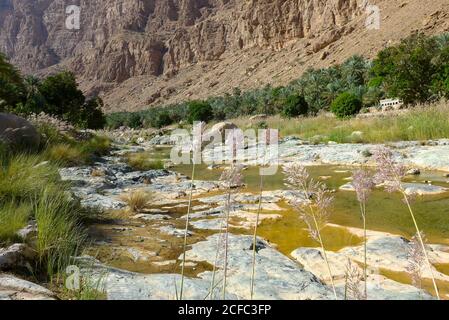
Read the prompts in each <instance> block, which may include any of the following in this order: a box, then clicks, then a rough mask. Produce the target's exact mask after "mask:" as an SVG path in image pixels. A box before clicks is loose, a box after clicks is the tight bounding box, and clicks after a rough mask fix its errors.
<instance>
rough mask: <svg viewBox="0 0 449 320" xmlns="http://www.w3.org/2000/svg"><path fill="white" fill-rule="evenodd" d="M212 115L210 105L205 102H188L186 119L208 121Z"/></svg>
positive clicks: (191, 121)
mask: <svg viewBox="0 0 449 320" xmlns="http://www.w3.org/2000/svg"><path fill="white" fill-rule="evenodd" d="M213 117H214V114H213V111H212V107H211V106H210V104H208V103H207V102H203V101H192V102H190V103H189V115H188V121H189V122H190V123H193V122H195V121H204V122H208V121H210V120H212V119H213Z"/></svg>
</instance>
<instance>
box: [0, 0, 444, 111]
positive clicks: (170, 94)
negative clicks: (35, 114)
mask: <svg viewBox="0 0 449 320" xmlns="http://www.w3.org/2000/svg"><path fill="white" fill-rule="evenodd" d="M68 5H78V6H79V7H80V8H81V15H80V29H79V30H76V29H75V30H68V29H67V28H66V24H65V23H66V18H67V16H68V15H67V14H66V8H67V6H68ZM370 5H377V6H378V7H379V9H380V13H381V28H380V29H379V30H370V29H367V28H366V27H365V21H366V20H367V18H368V16H367V11H366V10H367V6H370ZM448 13H449V4H448V3H447V1H446V0H434V1H421V0H409V1H406V0H404V1H403V0H401V1H396V0H383V1H382V0H377V1H375V0H372V1H371V0H326V1H325V0H244V1H243V0H89V1H87V0H70V1H69V0H0V51H2V52H4V53H6V54H7V56H9V57H10V58H11V61H12V62H14V63H16V64H17V65H19V66H20V68H21V69H22V70H23V72H25V73H38V74H47V73H50V72H54V71H55V70H60V69H70V70H73V71H75V72H76V74H77V76H78V78H79V81H80V83H81V84H82V87H83V89H84V90H85V91H86V92H90V93H97V94H101V95H102V96H103V97H104V99H105V102H106V105H107V108H108V109H109V110H120V109H123V110H130V109H139V108H144V107H146V106H148V105H152V104H153V105H154V104H163V103H170V102H175V101H179V100H184V99H190V98H203V97H206V96H209V95H215V94H221V93H224V92H228V91H229V90H231V89H232V88H233V87H236V86H239V87H241V88H250V87H255V86H260V85H264V84H267V83H272V84H283V83H286V82H288V81H290V80H291V79H293V78H296V77H298V76H299V75H300V74H301V72H303V71H304V70H305V68H307V67H318V66H325V65H329V64H332V63H335V62H340V61H342V60H344V59H345V58H347V57H348V56H350V55H351V54H354V53H360V54H364V55H367V56H372V55H373V54H374V53H375V52H376V51H377V50H378V49H380V48H382V47H384V46H386V45H388V43H391V42H393V41H397V40H398V39H400V38H401V37H404V36H407V35H408V34H410V32H412V31H416V30H417V29H419V30H425V31H427V32H430V33H436V32H442V31H445V30H446V31H449V23H448V22H447V20H448V18H449V14H448Z"/></svg>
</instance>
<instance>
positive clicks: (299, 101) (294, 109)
mask: <svg viewBox="0 0 449 320" xmlns="http://www.w3.org/2000/svg"><path fill="white" fill-rule="evenodd" d="M308 111H309V105H308V104H307V102H306V100H305V99H304V97H303V96H300V95H297V94H293V95H290V96H288V97H287V98H286V99H285V101H284V107H283V108H282V116H283V117H285V118H296V117H299V116H302V115H306V114H307V112H308Z"/></svg>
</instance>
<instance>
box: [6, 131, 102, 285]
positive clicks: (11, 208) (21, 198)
mask: <svg viewBox="0 0 449 320" xmlns="http://www.w3.org/2000/svg"><path fill="white" fill-rule="evenodd" d="M38 129H39V132H41V133H45V134H42V140H43V143H42V145H41V149H40V150H37V151H29V150H20V149H18V148H15V149H14V150H12V149H8V148H7V147H6V146H3V147H2V148H0V247H3V246H7V245H9V244H12V243H17V242H21V241H24V240H23V239H21V238H20V237H19V236H18V234H17V231H18V230H20V229H21V228H23V227H25V226H26V225H28V223H29V222H30V221H31V220H33V221H35V222H36V225H37V236H36V239H35V240H34V241H32V242H31V243H29V245H31V246H32V249H33V250H34V251H35V253H36V257H35V259H34V260H33V261H30V266H31V270H15V271H16V272H24V273H27V274H28V275H30V272H31V275H33V276H35V277H37V278H39V279H42V280H45V281H47V280H50V281H53V280H55V278H57V276H59V275H60V273H61V272H63V271H64V270H65V267H66V266H67V265H69V264H72V263H73V260H72V258H73V257H74V256H76V255H78V254H79V253H80V250H81V249H82V247H83V245H84V244H85V242H86V239H87V233H86V229H85V222H86V219H91V218H94V214H95V213H94V212H88V211H86V210H85V209H83V208H82V207H81V205H80V203H79V201H78V200H77V199H76V198H73V196H72V195H71V192H70V184H69V183H67V182H64V181H61V179H60V176H59V172H58V169H59V167H60V165H65V164H84V163H88V162H90V161H91V160H93V159H94V158H95V157H96V156H99V155H102V154H105V153H106V152H108V150H109V149H110V142H109V140H108V139H106V138H103V137H98V136H91V137H89V136H86V137H84V138H79V137H75V136H68V135H66V134H62V133H59V132H58V131H57V129H56V128H50V126H48V127H45V128H38ZM61 146H64V147H61ZM61 149H63V151H61Z"/></svg>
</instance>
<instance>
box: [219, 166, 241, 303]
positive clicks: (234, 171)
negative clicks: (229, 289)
mask: <svg viewBox="0 0 449 320" xmlns="http://www.w3.org/2000/svg"><path fill="white" fill-rule="evenodd" d="M242 170H243V167H242V166H241V165H235V164H233V165H231V167H230V168H229V169H226V170H224V171H223V174H222V175H221V177H220V180H221V181H224V182H225V183H226V185H227V189H228V193H227V199H226V217H225V230H224V258H223V290H222V298H223V300H226V284H227V272H228V254H229V220H230V216H231V206H232V201H231V200H232V192H233V190H235V189H236V188H238V187H240V186H241V185H242V183H243V182H242V181H243V176H242ZM217 250H218V249H217Z"/></svg>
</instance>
